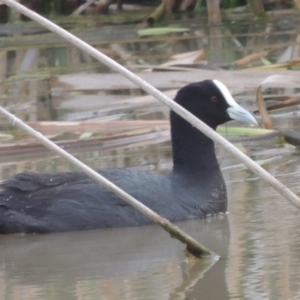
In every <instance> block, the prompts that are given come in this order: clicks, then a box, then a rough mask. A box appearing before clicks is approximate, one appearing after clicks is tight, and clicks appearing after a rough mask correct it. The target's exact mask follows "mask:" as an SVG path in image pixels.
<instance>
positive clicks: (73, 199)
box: [0, 80, 257, 233]
mask: <svg viewBox="0 0 300 300" xmlns="http://www.w3.org/2000/svg"><path fill="white" fill-rule="evenodd" d="M175 101H176V102H177V103H179V104H180V105H182V106H183V107H184V108H186V109H187V110H189V111H190V112H191V113H193V114H194V115H195V116H197V117H198V118H199V119H201V120H202V121H203V122H205V123H206V124H207V125H208V126H210V127H211V128H213V129H216V127H217V126H218V125H220V124H223V123H225V122H227V121H230V120H233V119H235V120H239V121H242V122H246V123H249V124H254V125H256V124H257V123H256V120H255V119H254V117H253V116H252V115H251V114H250V113H249V112H247V111H246V110H245V109H243V108H242V107H241V106H239V105H238V104H237V103H236V102H235V101H234V99H233V98H232V96H231V94H230V92H229V91H228V89H227V88H226V86H225V85H224V84H223V83H221V82H220V81H218V80H205V81H202V82H197V83H192V84H189V85H187V86H185V87H183V88H182V89H180V90H179V92H178V93H177V95H176V98H175ZM170 122H171V138H172V148H173V163H174V166H173V170H172V171H171V172H170V173H169V174H167V175H156V174H152V173H148V172H141V171H136V170H131V169H130V170H129V169H107V170H100V171H99V173H101V174H103V175H104V176H105V177H107V178H108V179H109V180H111V181H112V182H114V183H115V184H116V185H118V186H119V187H121V188H122V189H124V190H125V191H126V192H128V193H129V194H131V195H132V196H134V197H135V198H136V199H138V200H139V201H141V202H142V203H144V204H145V205H147V206H148V207H150V208H151V209H153V210H154V211H155V212H157V213H159V214H160V215H162V216H163V217H165V218H167V219H169V220H170V221H180V220H187V219H193V218H203V217H205V216H207V215H210V214H217V213H220V212H226V209H227V196H226V187H225V183H224V180H223V177H222V174H221V172H220V168H219V164H218V161H217V158H216V155H215V150H214V143H213V141H212V140H211V139H209V138H208V137H206V136H205V135H204V134H203V133H201V132H200V131H198V130H197V129H195V128H194V127H193V126H192V125H190V124H189V123H188V122H187V121H185V120H184V119H183V118H181V117H180V116H179V115H177V114H176V113H174V112H172V111H171V114H170ZM1 187H2V191H1V192H0V233H18V232H24V233H49V232H63V231H76V230H89V229H96V228H106V227H125V226H138V225H146V224H151V223H152V221H150V220H149V219H148V218H146V217H144V216H143V215H142V214H141V213H140V212H138V211H136V210H135V209H134V208H132V207H131V206H129V205H128V204H126V203H125V202H124V201H122V200H120V199H119V198H118V197H116V196H115V195H114V194H112V193H111V192H109V191H107V190H106V189H105V188H104V187H102V186H101V185H99V184H98V183H95V182H94V181H93V180H91V179H89V178H88V177H87V176H86V175H85V174H83V173H80V172H69V173H57V174H38V173H21V174H18V175H16V176H14V177H13V178H11V179H10V180H8V181H6V182H4V183H3V184H2V185H1Z"/></svg>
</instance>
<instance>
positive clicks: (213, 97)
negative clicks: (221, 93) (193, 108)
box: [210, 96, 218, 102]
mask: <svg viewBox="0 0 300 300" xmlns="http://www.w3.org/2000/svg"><path fill="white" fill-rule="evenodd" d="M210 100H211V101H212V102H218V98H217V97H216V96H212V97H211V98H210Z"/></svg>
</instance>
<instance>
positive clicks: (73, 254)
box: [0, 27, 300, 300]
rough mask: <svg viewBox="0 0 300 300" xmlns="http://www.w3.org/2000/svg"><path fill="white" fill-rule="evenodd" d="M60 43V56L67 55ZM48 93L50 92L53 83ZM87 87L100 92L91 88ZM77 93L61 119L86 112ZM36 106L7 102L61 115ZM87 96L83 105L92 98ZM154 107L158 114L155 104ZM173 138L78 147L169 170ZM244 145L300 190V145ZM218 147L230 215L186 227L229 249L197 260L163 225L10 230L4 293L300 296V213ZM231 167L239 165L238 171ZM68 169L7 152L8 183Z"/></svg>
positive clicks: (108, 158)
mask: <svg viewBox="0 0 300 300" xmlns="http://www.w3.org/2000/svg"><path fill="white" fill-rule="evenodd" d="M228 28H230V27H228ZM288 29H290V28H288ZM245 38H246V37H243V39H245ZM196 46H197V45H196ZM259 46H260V47H261V46H262V45H261V44H260V45H259ZM7 47H8V46H7ZM10 47H11V46H10ZM52 50H53V49H52ZM58 50H59V49H56V50H55V51H56V52H55V51H54V50H53V53H56V54H57V52H58ZM18 51H19V50H18ZM18 51H17V52H16V53H17V54H18ZM61 51H62V50H61ZM16 53H15V54H16ZM23 54H24V53H23ZM44 54H45V53H44ZM73 54H74V53H73ZM231 54H232V52H231ZM12 56H13V55H12V53H10V55H8V56H7V59H8V62H9V59H12ZM16 56H17V55H16ZM53 56H55V54H53ZM75 56H76V55H75ZM22 57H23V56H22ZM53 60H55V59H53ZM2 63H3V62H2ZM15 63H16V62H15ZM89 67H90V66H89ZM24 68H25V67H24ZM24 68H23V69H24ZM23 71H24V70H23ZM25 71H26V68H25ZM25 71H24V72H25ZM49 72H50V73H51V70H50V71H49ZM21 81H22V80H20V82H21ZM11 86H12V83H11V82H10V83H9V87H6V92H7V94H8V95H9V96H8V99H10V98H9V97H11V98H13V97H15V96H16V92H20V95H22V97H23V98H22V97H20V100H24V101H25V102H26V101H28V99H29V98H28V94H26V93H23V94H22V91H23V90H24V89H25V88H24V86H22V85H20V83H18V81H17V83H15V85H14V86H13V89H12V88H11ZM29 88H32V91H33V93H35V92H36V93H38V91H39V88H40V87H38V88H37V85H36V84H33V85H30V84H29ZM48 92H49V91H48ZM123 92H124V91H123ZM127 92H128V91H127ZM10 93H11V94H10ZM40 93H41V94H42V95H44V94H46V92H45V90H43V92H40ZM132 93H133V94H136V93H137V91H133V92H132ZM87 94H88V95H89V96H90V92H89V93H87ZM137 94H139V93H137ZM39 95H40V94H39ZM246 95H247V100H246V101H245V102H244V103H243V105H244V106H248V108H249V107H253V106H254V98H253V93H252V95H250V96H249V94H246ZM31 96H32V95H31ZM52 96H53V98H55V95H52ZM126 96H128V95H126ZM242 96H243V95H242ZM242 96H241V95H240V96H239V97H240V98H242ZM72 97H73V98H72ZM249 97H250V98H251V97H252V98H251V99H250V100H251V101H249ZM21 98H22V99H21ZM30 99H31V98H30ZM72 99H73V100H74V102H73V105H74V103H75V102H76V103H77V104H76V105H77V106H78V94H76V92H74V91H71V92H70V93H69V94H68V96H67V97H65V99H59V101H60V102H59V104H55V105H57V106H59V107H60V110H59V113H58V114H55V117H53V118H54V119H59V120H61V119H64V113H65V114H69V113H70V112H71V113H73V112H74V111H75V112H76V109H75V110H74V111H72V110H71V108H70V107H68V106H64V107H63V108H62V106H63V104H62V103H64V102H63V100H68V101H71V100H72ZM6 100H7V99H6ZM90 100H91V98H90ZM21 102H22V101H21ZM249 102H251V103H250V104H249ZM30 103H31V105H29V106H26V105H25V106H24V104H21V103H17V104H12V103H9V102H5V101H4V104H5V105H8V106H9V107H11V108H12V110H14V109H15V111H16V112H17V113H18V112H19V113H20V114H21V115H22V110H26V109H27V108H28V107H29V112H28V113H27V114H26V116H29V117H28V119H29V120H41V119H46V120H49V119H51V116H53V114H51V113H49V111H47V113H46V114H43V113H41V115H38V113H39V112H38V111H37V110H36V109H33V110H30V107H31V108H32V102H29V104H30ZM79 103H80V105H79V109H78V107H77V111H78V110H79V111H80V109H84V104H86V103H82V102H80V101H79ZM2 104H3V103H2ZM18 105H19V106H18ZM22 105H23V106H22ZM55 105H54V106H55ZM60 105H62V106H60ZM92 107H93V108H94V106H93V105H92ZM35 108H36V107H35ZM52 108H53V107H52ZM54 108H55V107H54ZM72 108H73V109H74V107H72ZM89 109H91V108H90V107H89ZM146 110H147V108H146ZM149 111H150V112H151V113H153V107H151V109H149ZM159 112H161V111H160V108H159ZM110 113H111V112H110ZM130 114H131V115H130ZM153 115H154V116H152V118H154V117H155V116H157V111H156V110H155V109H154V114H153ZM162 115H164V114H162ZM159 116H160V118H162V117H161V115H159ZM123 117H124V116H123ZM126 117H128V118H132V111H130V113H128V112H127V113H126ZM135 117H136V115H135ZM274 121H275V125H280V126H281V128H282V127H289V128H291V127H292V128H297V127H298V126H299V124H298V121H297V118H295V119H291V118H290V119H289V120H284V121H283V118H278V119H276V118H275V119H274ZM236 125H237V123H236ZM2 132H4V131H2ZM17 137H18V135H17ZM19 138H22V137H19ZM15 140H16V137H15ZM167 140H168V139H165V140H164V141H158V142H152V143H149V144H147V143H142V144H138V143H137V144H132V145H127V146H122V147H115V148H114V149H104V150H103V149H101V146H102V144H101V142H99V145H97V144H95V145H94V146H93V147H90V148H88V147H85V148H84V149H79V148H78V149H75V152H76V153H75V154H76V156H77V157H79V158H80V159H82V160H83V161H84V162H86V163H87V164H88V165H90V166H93V167H94V168H101V167H113V166H118V167H135V168H143V169H148V170H151V171H154V172H167V171H168V170H170V168H171V149H170V143H169V141H167ZM238 146H239V147H240V148H243V150H244V151H245V152H246V153H247V154H248V155H250V156H251V157H252V158H253V159H255V160H262V159H266V158H273V160H272V161H270V162H268V163H265V164H264V167H265V168H266V169H267V170H268V171H269V172H270V173H271V174H273V175H275V176H277V177H278V179H280V180H281V181H282V182H283V183H284V184H285V185H287V186H288V187H289V188H290V189H292V190H293V191H294V192H295V193H297V194H298V195H299V194H300V186H299V176H300V170H299V166H300V158H299V152H298V150H297V149H296V148H294V147H292V146H288V145H284V144H282V143H280V142H277V141H274V140H271V141H256V142H250V143H249V142H245V143H239V144H238ZM217 152H218V157H219V161H220V164H221V167H222V168H224V171H223V174H224V178H225V180H226V183H227V189H228V199H229V208H228V211H229V214H228V215H224V216H218V217H212V218H207V219H204V220H193V221H187V222H180V223H178V224H177V225H178V226H179V227H180V228H182V229H183V230H185V231H186V232H187V233H188V234H190V235H191V236H193V237H194V238H195V239H197V240H198V241H200V242H201V243H202V244H203V245H205V246H206V247H208V248H210V249H211V250H212V251H214V252H216V253H217V254H219V255H220V256H221V259H220V260H219V261H217V262H212V261H199V260H195V259H192V258H190V257H187V256H186V255H185V252H184V246H183V245H182V244H180V243H179V242H178V241H177V240H174V239H171V238H170V237H169V236H168V235H167V234H166V233H165V232H164V231H163V230H162V229H161V228H160V227H158V226H155V225H153V226H146V227H139V228H118V229H105V230H95V231H88V232H72V233H61V234H49V235H7V236H0V300H1V299H31V300H32V299H66V300H68V299H85V300H86V299H109V300H114V299H130V300H137V299H218V300H223V299H224V300H226V299H299V298H300V286H299V281H300V268H299V265H300V253H299V248H300V235H299V232H298V230H299V211H298V210H297V209H296V208H295V207H294V206H293V205H292V204H290V203H289V202H288V201H287V200H285V199H284V198H283V197H281V196H280V195H279V194H278V193H277V192H276V191H275V190H274V189H273V188H271V187H270V186H269V185H268V184H267V183H265V182H264V181H263V180H261V179H259V178H257V176H256V175H254V174H253V173H252V172H250V171H248V170H246V169H245V168H242V167H239V166H238V164H239V162H238V161H237V160H236V159H234V158H233V157H231V156H229V155H228V154H227V153H225V152H224V151H223V150H222V149H219V148H218V149H217ZM231 166H237V167H236V168H228V167H231ZM65 170H74V168H73V167H72V166H70V165H69V164H68V163H65V162H64V160H63V159H62V158H59V157H57V156H54V155H51V154H49V153H48V152H37V151H26V152H25V153H20V151H19V152H18V153H17V154H14V155H13V154H12V153H4V154H3V155H1V157H0V171H1V172H0V181H2V180H5V179H7V178H9V177H10V176H12V175H14V174H16V173H19V172H22V171H39V172H57V171H65Z"/></svg>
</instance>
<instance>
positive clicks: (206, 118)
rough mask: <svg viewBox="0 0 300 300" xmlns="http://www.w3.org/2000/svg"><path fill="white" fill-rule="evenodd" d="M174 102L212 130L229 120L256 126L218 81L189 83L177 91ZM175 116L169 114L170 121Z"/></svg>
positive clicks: (251, 117)
mask: <svg viewBox="0 0 300 300" xmlns="http://www.w3.org/2000/svg"><path fill="white" fill-rule="evenodd" d="M175 101H176V102H177V103H178V104H180V105H181V106H183V107H184V108H185V109H187V110H188V111H190V112H191V113H192V114H194V115H195V116H196V117H198V118H199V119H200V120H202V121H203V122H204V123H206V124H207V125H208V126H210V127H211V128H213V129H216V127H217V126H219V125H221V124H224V123H226V122H228V121H230V120H238V121H241V122H244V123H248V124H251V125H257V122H256V120H255V119H254V117H253V116H252V115H251V114H250V113H249V112H248V111H246V110H245V109H244V108H242V107H241V106H239V105H238V104H237V103H236V102H235V100H234V99H233V97H232V96H231V94H230V92H229V90H228V88H227V87H226V86H225V85H224V84H223V83H222V82H220V81H218V80H204V81H201V82H196V83H191V84H189V85H187V86H185V87H183V88H182V89H180V90H179V91H178V93H177V95H176V97H175ZM175 115H176V116H177V114H176V113H174V112H171V121H172V120H173V119H174V118H175V119H176V117H175ZM177 118H180V119H182V118H181V117H179V116H177ZM182 120H183V119H182ZM174 122H176V121H175V120H174ZM185 122H186V121H185Z"/></svg>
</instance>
